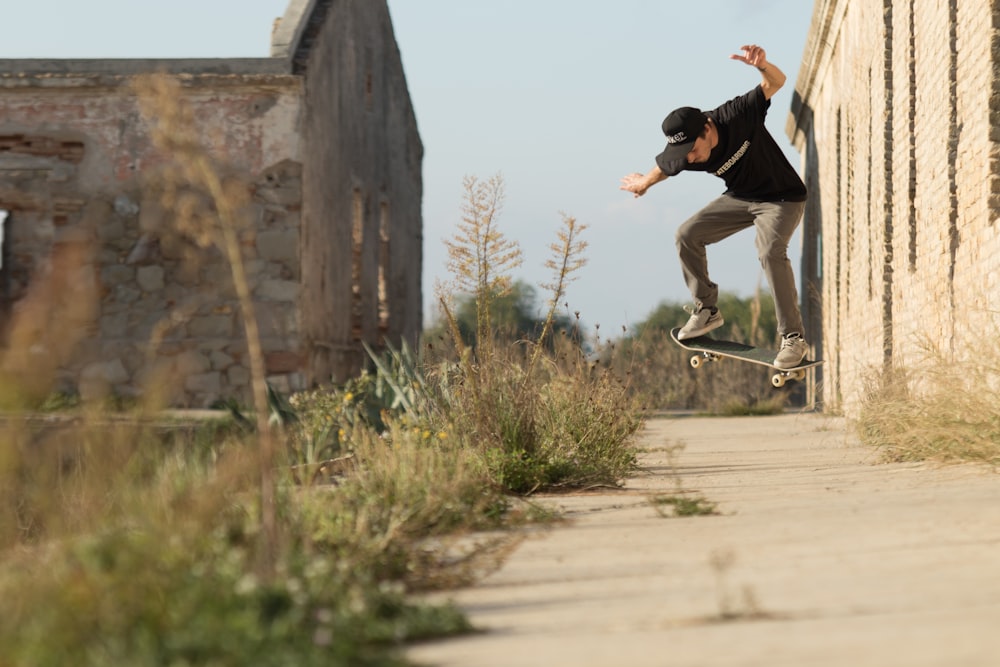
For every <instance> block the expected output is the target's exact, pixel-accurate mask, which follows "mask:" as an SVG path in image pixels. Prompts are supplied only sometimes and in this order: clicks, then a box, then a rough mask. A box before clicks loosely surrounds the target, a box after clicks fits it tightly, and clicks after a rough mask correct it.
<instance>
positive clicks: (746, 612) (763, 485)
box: [407, 415, 1000, 667]
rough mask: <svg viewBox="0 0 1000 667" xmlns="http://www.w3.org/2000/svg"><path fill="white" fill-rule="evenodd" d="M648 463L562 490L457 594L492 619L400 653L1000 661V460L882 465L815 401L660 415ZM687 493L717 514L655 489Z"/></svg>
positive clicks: (474, 614)
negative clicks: (730, 413)
mask: <svg viewBox="0 0 1000 667" xmlns="http://www.w3.org/2000/svg"><path fill="white" fill-rule="evenodd" d="M681 445H682V446H683V449H682V450H681V451H674V450H676V449H677V448H678V446H681ZM642 463H643V465H644V466H645V472H644V473H643V474H641V475H640V476H638V477H636V478H635V479H633V480H631V481H630V482H629V484H628V485H627V487H626V489H625V490H622V491H619V492H615V491H605V492H601V493H600V494H580V495H573V496H559V497H553V498H550V499H549V500H548V502H552V503H554V504H555V505H557V506H559V507H561V508H563V510H564V511H565V512H566V514H567V515H568V517H569V519H570V521H568V522H566V523H565V524H560V525H557V526H555V527H553V528H551V529H548V530H545V531H540V532H539V533H538V534H537V535H533V536H532V537H531V538H529V539H528V540H527V541H525V542H524V543H523V544H522V545H521V546H520V547H519V548H518V549H517V550H516V551H515V552H514V553H513V554H512V555H511V556H510V558H509V559H508V560H507V562H506V563H505V564H504V566H503V567H502V568H501V569H500V570H499V571H497V572H495V573H493V574H492V575H490V576H489V577H487V578H486V579H485V580H483V581H481V582H480V583H479V584H477V585H476V586H474V587H473V588H471V589H468V590H462V591H457V592H452V593H449V595H448V596H449V597H450V598H451V599H454V601H455V602H456V603H457V604H458V605H459V606H460V607H462V608H463V609H464V610H466V611H467V613H468V614H469V616H470V618H471V620H472V622H473V623H474V624H475V625H476V626H477V627H478V628H481V629H482V630H484V632H483V633H481V634H478V635H475V636H471V637H465V638H458V639H451V640H446V641H441V642H434V643H427V644H421V645H417V646H414V647H412V648H411V649H410V650H408V652H407V656H408V657H409V658H410V659H412V660H415V661H418V662H420V663H423V664H427V665H438V666H440V667H531V666H536V665H537V666H539V667H541V666H545V667H561V666H563V665H566V666H573V667H588V666H595V667H596V666H602V667H603V666H614V667H624V666H628V667H644V666H649V667H663V666H672V665H685V666H687V665H698V666H700V665H705V666H714V665H766V666H768V667H781V666H786V665H787V666H789V667H792V666H794V667H812V666H816V665H837V666H850V667H856V666H861V665H871V666H872V667H888V666H893V665H906V666H907V667H914V666H923V665H934V666H938V665H940V666H947V667H962V666H967V665H968V666H971V665H982V666H984V667H985V666H989V667H996V666H998V665H1000V473H994V472H991V471H988V470H984V469H983V468H981V467H976V466H968V465H963V466H949V467H943V466H934V465H927V464H921V465H913V464H884V463H878V461H877V456H876V454H875V453H874V452H872V451H871V450H869V449H866V448H863V447H861V446H859V445H858V444H857V443H856V441H855V440H854V439H853V438H852V437H850V436H849V435H848V434H847V433H846V432H845V424H844V422H843V421H842V420H839V419H835V418H827V417H824V416H821V415H783V416H778V417H752V418H724V419H715V418H677V419H657V420H653V421H651V422H650V423H649V424H648V425H647V428H646V430H645V432H644V434H643V454H642ZM678 485H679V486H678ZM677 495H682V496H685V497H690V498H696V497H703V498H704V499H706V500H708V501H711V502H714V503H716V504H717V510H718V511H719V512H720V514H719V515H716V516H693V517H689V518H663V517H661V516H660V515H659V514H658V513H657V512H656V511H655V509H654V507H653V505H652V504H650V502H649V498H651V497H657V496H658V497H669V496H677Z"/></svg>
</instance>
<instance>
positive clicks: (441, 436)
mask: <svg viewBox="0 0 1000 667" xmlns="http://www.w3.org/2000/svg"><path fill="white" fill-rule="evenodd" d="M447 437H448V433H447V431H438V440H444V439H446V438H447Z"/></svg>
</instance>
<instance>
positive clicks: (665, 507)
mask: <svg viewBox="0 0 1000 667" xmlns="http://www.w3.org/2000/svg"><path fill="white" fill-rule="evenodd" d="M649 504H650V505H652V506H653V509H655V510H656V513H657V514H659V515H660V516H662V517H664V518H670V517H689V516H714V515H717V514H718V513H719V512H718V511H717V509H716V504H715V503H713V502H710V501H709V500H707V499H706V498H704V497H703V496H684V495H671V496H668V495H663V494H659V495H655V496H650V497H649Z"/></svg>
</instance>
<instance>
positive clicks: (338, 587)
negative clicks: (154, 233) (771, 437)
mask: <svg viewBox="0 0 1000 667" xmlns="http://www.w3.org/2000/svg"><path fill="white" fill-rule="evenodd" d="M143 86H144V87H143ZM140 90H142V91H144V92H143V93H142V94H143V95H144V100H145V102H146V107H145V108H146V113H148V114H149V115H150V116H151V117H153V118H156V119H157V122H154V123H151V126H155V127H156V128H158V131H160V132H162V133H163V134H162V136H158V137H157V141H159V142H161V143H160V144H159V145H160V150H161V151H163V153H164V169H163V172H162V173H161V174H160V176H161V179H162V180H160V181H159V182H157V183H154V184H151V185H150V187H154V188H155V189H157V191H159V192H161V193H162V194H163V197H164V201H163V204H164V208H165V209H166V210H170V211H173V212H174V213H175V215H174V218H173V228H172V229H171V230H170V231H171V233H176V234H178V235H180V236H182V237H183V238H185V239H186V240H187V241H190V242H191V243H189V244H188V245H189V246H190V248H191V249H192V253H193V254H194V255H195V256H196V255H197V253H198V252H209V253H210V252H216V253H221V254H223V255H224V256H226V257H227V258H228V260H229V262H230V264H231V266H232V267H233V282H234V285H235V288H236V291H237V297H239V299H238V300H239V303H240V305H241V316H242V318H243V320H244V323H245V325H246V326H244V331H245V332H246V333H247V335H248V340H247V351H248V354H249V355H250V356H251V357H253V358H254V359H255V361H254V363H253V364H252V366H253V369H254V391H253V405H252V408H251V409H250V410H247V409H246V408H244V407H242V406H240V407H239V409H238V410H234V411H233V416H232V417H231V418H230V419H228V420H222V421H215V422H210V423H205V424H197V423H196V424H191V423H187V424H184V425H179V424H177V423H175V422H167V423H165V422H164V421H163V420H162V418H160V417H159V415H161V414H162V413H161V411H162V409H163V408H164V407H165V406H166V401H165V400H164V396H165V395H167V393H169V392H167V391H165V389H166V388H167V387H169V386H170V383H171V381H172V378H169V377H151V378H150V384H149V385H148V386H147V387H146V388H145V389H146V391H145V392H143V394H142V395H141V396H140V397H139V398H138V399H135V400H133V401H130V402H128V403H118V404H116V405H115V409H116V410H117V411H116V412H114V413H112V412H109V410H108V408H109V406H111V405H112V403H114V402H113V401H90V402H88V401H83V402H81V403H77V402H76V401H75V400H70V399H67V398H65V397H59V398H58V400H52V401H49V402H48V405H49V407H50V408H59V409H61V410H69V412H68V413H65V414H68V416H67V417H66V418H64V419H61V420H41V421H40V420H35V419H29V418H28V417H27V413H26V412H24V411H23V410H24V409H26V408H32V409H33V408H37V407H38V406H40V405H44V404H45V403H46V396H53V393H52V387H53V380H54V378H55V375H56V370H57V368H58V366H59V364H61V363H63V362H64V361H65V360H66V359H69V358H71V356H72V354H73V349H74V346H75V345H76V343H77V342H78V340H77V338H76V337H74V332H78V331H80V330H83V327H74V326H61V327H51V326H46V325H45V323H46V322H47V321H48V320H49V319H51V320H52V321H63V322H76V321H78V320H82V319H86V318H87V317H90V316H91V315H92V314H93V311H94V309H96V308H97V301H95V299H96V298H97V294H96V292H94V293H81V292H80V291H79V290H77V289H76V288H77V285H76V284H75V283H73V282H72V281H69V277H71V276H76V275H79V274H80V272H81V271H82V270H83V269H85V268H86V267H88V266H90V265H91V264H92V263H93V256H94V255H93V253H94V251H95V249H94V248H90V247H72V248H70V247H67V248H63V249H62V250H61V251H60V252H61V253H63V254H62V255H60V256H59V257H54V258H53V267H54V270H53V271H51V272H50V273H49V274H48V277H47V278H46V279H44V280H39V281H38V282H36V283H35V284H33V290H32V292H31V293H30V294H29V296H28V297H26V300H24V301H23V302H22V303H20V304H19V309H18V313H19V316H18V319H17V320H16V321H15V322H14V323H13V324H12V325H11V336H10V337H9V341H10V344H9V345H8V347H7V348H6V349H4V350H3V351H2V352H0V356H2V358H0V369H3V377H2V378H0V379H2V380H3V381H2V382H0V387H2V389H0V392H2V395H0V401H2V404H3V407H4V408H7V409H10V410H11V412H10V413H9V417H8V418H7V419H6V420H5V421H4V422H2V423H0V443H3V445H2V447H0V596H2V597H3V599H4V600H5V601H7V603H6V606H5V610H4V614H2V615H0V664H3V665H12V666H16V667H20V666H22V665H23V666H32V667H34V666H35V665H61V664H74V665H81V666H84V667H86V666H88V665H94V666H97V665H101V666H103V665H109V664H127V665H136V666H139V667H142V666H144V665H164V664H170V665H188V664H212V665H223V666H224V665H234V666H236V665H247V664H253V665H262V666H267V665H288V664H295V665H313V664H315V665H319V664H324V665H326V664H349V665H357V666H359V667H365V666H373V667H374V666H383V665H385V666H388V665H400V664H403V662H402V660H401V659H400V657H399V653H398V649H399V647H400V646H401V645H402V643H404V642H406V641H410V640H413V639H419V638H426V637H436V636H442V635H449V634H455V633H461V632H467V631H469V629H470V628H469V624H468V622H467V620H466V619H465V618H464V617H463V615H462V614H461V613H459V612H458V611H457V610H456V609H454V608H453V607H451V606H449V605H434V604H427V603H425V602H415V601H414V599H413V598H412V596H411V593H412V592H413V591H418V590H426V589H428V588H440V587H448V586H454V585H459V584H464V583H468V582H470V581H473V580H475V579H476V578H477V577H479V576H481V575H482V574H483V573H484V572H486V571H489V570H490V569H492V568H494V567H496V566H497V564H498V563H499V562H501V561H502V559H503V558H504V556H505V555H506V554H507V553H508V552H509V550H510V549H511V548H513V546H514V545H516V543H517V541H518V540H519V539H520V538H519V536H518V534H517V533H516V532H513V531H511V530H509V528H510V527H511V526H512V525H518V524H520V523H521V522H523V521H530V520H539V519H540V518H541V519H542V520H544V519H545V517H544V516H543V514H542V513H541V512H539V511H535V510H533V508H532V506H531V505H530V503H526V502H522V501H520V500H519V499H516V498H514V497H513V495H512V494H530V493H531V492H534V491H537V490H539V489H545V488H553V487H565V486H575V485H592V484H598V483H607V484H618V483H620V482H621V481H622V480H623V479H624V478H625V477H626V476H627V475H628V474H630V473H631V472H632V470H634V467H635V451H634V447H633V442H632V438H633V435H634V434H635V432H636V431H637V430H638V428H639V426H640V425H641V419H640V417H639V414H638V410H637V407H636V404H635V402H634V401H633V400H632V399H631V398H630V395H629V392H628V387H627V384H626V383H624V382H622V381H621V380H620V379H619V378H618V376H616V375H615V374H614V373H612V372H609V371H608V370H607V368H602V367H600V365H599V364H594V363H593V362H592V360H591V359H590V358H588V353H587V352H586V351H585V350H584V348H583V346H582V345H581V344H580V342H579V341H573V340H566V341H562V342H560V343H558V344H556V343H554V342H553V341H552V340H551V338H552V325H551V323H552V321H553V315H552V314H553V312H554V309H555V307H556V304H557V303H558V302H559V300H560V299H561V298H562V296H563V292H564V290H565V286H566V284H567V283H568V282H569V281H570V280H571V277H572V275H573V273H574V272H575V271H576V270H578V269H579V268H580V267H582V265H583V259H582V256H581V253H582V251H583V249H584V248H585V244H584V243H582V242H581V240H580V236H579V235H580V234H581V233H582V232H583V230H584V229H585V227H584V226H583V225H579V224H577V222H576V221H575V220H574V219H572V218H570V217H567V216H564V218H563V225H562V227H561V228H560V230H559V231H558V233H557V234H556V237H557V241H556V242H555V243H554V244H553V256H552V259H551V260H550V262H549V263H548V266H549V268H550V269H552V271H553V278H552V281H551V282H550V283H549V285H548V286H547V289H549V290H550V292H551V296H552V299H551V303H550V310H549V314H548V316H547V317H546V319H545V322H546V323H545V325H544V326H543V328H542V332H541V335H540V337H539V339H537V340H532V341H518V342H516V343H514V344H508V343H507V342H505V341H502V340H499V339H496V338H495V337H494V336H493V332H492V330H491V325H490V321H489V317H488V315H484V316H483V317H482V318H481V320H480V322H479V327H480V329H479V331H478V332H477V333H478V337H477V344H476V346H475V347H474V348H470V347H467V346H465V345H464V343H463V341H462V340H461V339H460V338H454V339H453V340H452V346H451V349H450V354H445V355H444V356H442V357H439V358H435V359H416V358H415V357H414V355H413V353H412V351H410V350H408V349H407V348H405V347H404V348H401V349H399V350H394V349H392V348H389V349H388V350H387V351H386V353H385V354H384V355H382V354H376V353H375V352H374V351H372V352H371V354H372V361H373V365H374V366H375V371H374V372H372V373H368V374H366V375H364V376H362V377H359V378H357V379H355V380H353V381H351V382H350V383H348V384H347V385H345V386H343V387H337V388H324V389H321V390H316V391H312V392H307V393H304V394H301V395H298V396H293V397H291V398H290V399H289V400H288V401H285V400H284V399H283V398H282V397H278V396H276V395H275V394H273V392H270V393H269V392H268V391H267V387H266V384H265V383H264V382H263V374H262V373H258V371H259V370H260V369H261V368H262V366H261V363H260V362H261V359H260V357H261V351H260V348H259V345H258V344H257V343H255V341H254V333H253V332H254V330H255V328H254V326H253V324H252V323H253V321H254V320H255V316H254V311H253V304H252V301H248V300H247V299H244V298H243V297H245V296H247V294H248V293H246V292H245V290H244V289H243V288H244V287H245V282H246V276H245V275H244V274H243V271H242V269H241V267H242V258H241V256H240V247H239V244H238V243H236V244H234V243H233V240H234V238H235V237H234V234H235V233H236V232H237V231H238V230H239V229H240V227H241V225H244V224H247V221H246V220H245V219H244V218H243V216H242V210H243V206H244V204H245V202H246V201H247V199H246V198H247V190H248V187H249V186H248V184H247V183H246V182H245V181H243V180H241V179H240V178H238V177H237V176H234V175H233V174H234V173H235V171H234V170H232V169H231V168H229V167H227V166H225V165H218V164H214V163H213V162H212V160H211V159H210V158H209V156H208V154H207V153H206V152H205V150H204V149H203V148H202V147H201V146H200V145H199V144H198V142H197V137H196V135H195V133H194V132H193V131H192V129H191V124H192V121H191V118H190V115H189V112H188V111H187V110H186V109H185V108H184V104H183V97H184V95H183V90H182V89H181V88H179V87H177V86H176V85H175V84H173V83H171V82H170V81H169V80H168V79H163V78H155V79H150V80H148V81H145V82H144V83H143V84H142V86H140ZM466 184H467V202H466V203H467V208H466V220H465V223H466V225H465V226H464V227H463V228H462V230H461V233H460V234H459V235H458V236H457V237H456V240H455V243H454V244H453V246H452V247H451V249H450V251H453V253H454V254H453V258H454V259H455V261H456V264H455V266H456V267H457V268H458V270H459V271H460V275H461V276H462V277H463V279H470V280H471V282H466V283H463V284H465V285H466V286H473V287H474V289H476V290H480V288H481V291H477V292H476V296H477V298H478V299H479V300H480V303H481V304H482V305H483V306H484V307H485V306H487V305H488V304H489V300H490V299H491V298H492V297H493V295H494V294H496V293H497V290H503V289H504V286H505V285H507V284H509V280H508V278H507V276H505V275H504V272H505V271H506V270H508V269H509V268H510V267H511V266H513V265H514V262H515V260H516V259H517V253H516V252H515V251H516V246H515V244H512V243H510V242H508V241H506V240H504V239H503V238H502V235H501V234H499V230H498V229H497V227H496V226H495V224H494V223H495V222H496V218H495V215H496V213H497V212H498V211H499V206H498V205H499V203H500V202H501V201H502V181H500V180H499V179H494V180H492V181H490V182H488V183H486V184H482V183H479V182H478V181H475V180H474V179H470V180H468V181H467V183H466ZM90 223H91V224H100V220H98V219H94V220H91V221H90ZM472 258H476V259H475V261H472ZM195 259H196V257H195ZM470 262H471V263H470ZM461 272H465V273H461ZM241 283H242V284H243V287H241V286H240V285H241ZM81 284H84V286H86V284H87V283H86V281H82V283H81ZM84 291H85V290H84ZM69 297H73V298H69ZM178 316H183V314H179V315H178ZM38 331H43V332H52V335H51V336H50V337H49V338H47V339H46V340H45V341H44V346H43V347H44V348H45V349H47V350H48V354H47V355H45V357H44V358H41V359H36V358H35V356H37V355H35V356H32V350H35V349H39V348H38V345H39V340H38V334H37V332H38ZM163 331H164V329H163V328H162V327H160V328H157V329H155V330H154V335H153V337H152V340H151V341H150V348H151V349H155V347H156V345H157V344H158V342H159V340H160V339H161V336H160V334H162V333H163ZM33 332H35V333H33ZM57 333H61V334H64V337H63V338H58V337H57V336H56V335H55V334H57ZM46 335H48V334H46ZM553 350H555V352H553ZM35 362H37V363H35ZM161 390H162V391H161ZM244 414H246V416H244ZM522 508H524V509H522Z"/></svg>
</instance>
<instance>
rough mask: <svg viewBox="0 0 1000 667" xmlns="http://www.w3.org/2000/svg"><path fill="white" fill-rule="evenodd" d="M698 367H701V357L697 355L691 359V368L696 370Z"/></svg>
mask: <svg viewBox="0 0 1000 667" xmlns="http://www.w3.org/2000/svg"><path fill="white" fill-rule="evenodd" d="M699 366H701V357H699V356H698V355H695V356H693V357H691V368H698V367H699Z"/></svg>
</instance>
